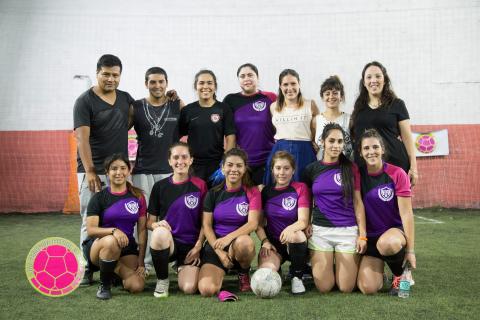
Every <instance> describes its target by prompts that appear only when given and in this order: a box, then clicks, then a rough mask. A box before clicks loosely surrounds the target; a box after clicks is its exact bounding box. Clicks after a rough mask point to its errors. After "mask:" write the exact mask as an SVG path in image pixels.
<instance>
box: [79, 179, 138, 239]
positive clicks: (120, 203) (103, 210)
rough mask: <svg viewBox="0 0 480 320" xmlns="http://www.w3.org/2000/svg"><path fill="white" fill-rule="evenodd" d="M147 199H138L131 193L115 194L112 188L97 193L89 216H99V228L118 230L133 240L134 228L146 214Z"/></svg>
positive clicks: (92, 201)
mask: <svg viewBox="0 0 480 320" xmlns="http://www.w3.org/2000/svg"><path fill="white" fill-rule="evenodd" d="M146 208H147V205H146V203H145V198H144V197H142V198H141V199H138V198H136V197H135V196H134V195H133V194H132V193H131V192H130V191H128V190H125V192H122V193H113V192H111V191H110V188H105V189H103V190H102V191H100V192H98V193H95V194H94V195H93V197H92V198H91V199H90V202H89V203H88V209H87V216H98V217H99V222H98V226H99V227H102V228H117V229H120V230H122V231H123V233H125V234H126V235H127V237H128V238H129V239H133V228H134V227H135V224H136V223H137V221H138V219H139V218H140V217H144V216H145V214H146Z"/></svg>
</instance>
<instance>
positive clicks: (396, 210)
mask: <svg viewBox="0 0 480 320" xmlns="http://www.w3.org/2000/svg"><path fill="white" fill-rule="evenodd" d="M359 146H360V155H361V157H362V159H363V161H365V162H366V167H365V168H362V169H361V170H360V174H361V177H362V197H363V203H364V205H365V212H366V218H367V237H368V244H367V251H366V252H365V255H364V256H363V258H362V261H361V263H360V269H359V272H358V287H359V288H360V290H361V291H362V292H363V293H364V294H372V293H376V292H377V291H378V290H380V289H381V288H382V286H383V267H384V262H386V263H387V264H388V266H389V267H390V269H391V270H392V273H393V281H392V288H391V290H390V293H391V294H392V295H396V294H397V293H398V287H399V282H400V276H401V275H402V272H403V266H404V264H405V262H407V263H409V264H410V265H411V266H412V268H415V267H416V259H415V252H414V245H415V235H414V223H413V209H412V200H411V195H412V193H411V189H410V180H409V178H408V176H407V174H406V173H405V171H403V170H402V169H401V168H400V167H397V166H394V165H392V164H389V163H386V162H383V157H384V155H385V152H386V150H385V145H384V143H383V140H382V138H381V136H380V134H379V133H378V132H377V131H376V130H375V129H369V130H366V131H365V133H364V134H363V135H362V136H361V137H360V140H359Z"/></svg>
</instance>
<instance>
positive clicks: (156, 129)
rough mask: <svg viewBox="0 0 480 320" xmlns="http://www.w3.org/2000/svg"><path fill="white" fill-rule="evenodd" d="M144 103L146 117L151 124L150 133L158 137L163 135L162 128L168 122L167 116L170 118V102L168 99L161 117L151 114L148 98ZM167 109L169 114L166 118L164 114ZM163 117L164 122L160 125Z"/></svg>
mask: <svg viewBox="0 0 480 320" xmlns="http://www.w3.org/2000/svg"><path fill="white" fill-rule="evenodd" d="M142 104H143V111H144V112H145V117H146V118H147V121H148V123H149V124H150V131H149V134H150V135H151V136H154V137H158V138H161V137H163V132H162V129H163V127H164V126H165V124H166V123H167V118H168V115H169V114H170V102H169V101H167V103H166V104H165V107H163V111H162V113H161V114H160V116H159V117H152V115H151V114H150V110H148V102H147V100H146V99H143V100H142ZM165 111H167V115H166V116H165V118H164V117H163V115H164V114H165ZM162 119H163V124H162V125H160V122H161V121H162Z"/></svg>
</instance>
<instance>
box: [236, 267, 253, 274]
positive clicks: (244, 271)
mask: <svg viewBox="0 0 480 320" xmlns="http://www.w3.org/2000/svg"><path fill="white" fill-rule="evenodd" d="M238 273H244V274H249V273H250V267H248V268H242V267H240V269H238Z"/></svg>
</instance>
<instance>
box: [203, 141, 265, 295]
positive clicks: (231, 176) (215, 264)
mask: <svg viewBox="0 0 480 320" xmlns="http://www.w3.org/2000/svg"><path fill="white" fill-rule="evenodd" d="M222 172H223V175H224V176H225V180H224V183H222V184H219V185H217V186H215V187H214V188H212V189H210V190H209V191H208V193H207V196H206V197H205V201H204V205H203V230H204V233H205V237H206V238H207V243H205V246H204V248H203V252H202V267H201V268H200V275H199V278H200V279H199V281H198V290H199V291H200V293H201V295H202V296H207V297H209V296H212V295H214V294H217V293H218V292H219V291H220V289H221V287H222V282H223V278H224V276H225V273H226V272H227V271H228V270H229V269H232V268H235V269H238V270H239V273H238V277H239V285H240V291H242V292H246V291H250V276H249V270H250V264H251V262H252V260H253V258H254V257H255V244H254V242H253V239H252V238H251V237H250V233H251V232H253V231H255V230H256V229H257V226H258V221H259V215H260V210H261V207H262V204H261V195H260V192H259V191H258V189H257V187H254V186H253V184H252V182H251V180H250V176H249V174H248V172H247V155H246V153H245V152H244V151H243V150H240V149H237V148H233V149H231V150H229V151H227V152H226V153H225V155H224V157H223V163H222ZM219 298H221V297H219Z"/></svg>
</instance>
